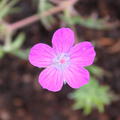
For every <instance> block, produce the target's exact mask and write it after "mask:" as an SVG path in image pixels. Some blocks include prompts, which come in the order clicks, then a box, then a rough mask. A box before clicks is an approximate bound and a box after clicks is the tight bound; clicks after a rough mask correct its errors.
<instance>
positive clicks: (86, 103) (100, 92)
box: [69, 77, 116, 115]
mask: <svg viewBox="0 0 120 120" xmlns="http://www.w3.org/2000/svg"><path fill="white" fill-rule="evenodd" d="M69 98H71V99H74V101H75V103H74V105H73V108H74V109H83V111H84V114H87V115H88V114H90V113H91V112H92V109H98V111H99V112H104V106H105V105H108V104H110V103H111V102H112V101H113V100H115V98H116V96H115V95H114V94H113V93H111V91H110V89H109V87H108V86H101V85H99V83H98V82H97V80H96V79H95V78H93V77H91V80H90V83H89V84H87V85H85V86H83V87H81V88H80V89H78V90H75V91H74V92H73V93H71V94H70V95H69Z"/></svg>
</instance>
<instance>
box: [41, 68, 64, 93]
mask: <svg viewBox="0 0 120 120" xmlns="http://www.w3.org/2000/svg"><path fill="white" fill-rule="evenodd" d="M39 83H40V85H41V86H42V87H43V88H45V89H48V90H50V91H53V92H57V91H59V90H61V88H62V86H63V78H62V73H61V71H59V70H58V69H56V68H54V67H48V68H46V69H45V70H43V71H42V72H41V73H40V76H39Z"/></svg>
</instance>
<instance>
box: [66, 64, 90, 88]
mask: <svg viewBox="0 0 120 120" xmlns="http://www.w3.org/2000/svg"><path fill="white" fill-rule="evenodd" d="M89 78H90V77H89V72H88V71H87V70H86V69H84V68H82V67H78V66H75V65H71V66H70V67H69V68H68V69H66V71H64V80H65V81H66V82H67V83H68V85H69V86H70V87H72V88H80V87H81V86H83V85H85V84H88V82H89Z"/></svg>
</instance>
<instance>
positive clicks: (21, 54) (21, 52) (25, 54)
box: [10, 48, 30, 60]
mask: <svg viewBox="0 0 120 120" xmlns="http://www.w3.org/2000/svg"><path fill="white" fill-rule="evenodd" d="M29 51H30V49H29V48H28V49H26V50H20V49H19V50H16V51H11V52H10V53H11V54H13V55H15V56H17V57H19V58H20V59H24V60H27V59H28V54H29Z"/></svg>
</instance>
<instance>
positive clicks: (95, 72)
mask: <svg viewBox="0 0 120 120" xmlns="http://www.w3.org/2000/svg"><path fill="white" fill-rule="evenodd" d="M86 68H87V69H88V70H89V72H90V73H91V74H92V75H95V76H97V77H101V76H102V75H103V70H102V68H100V67H98V66H95V65H91V66H88V67H86Z"/></svg>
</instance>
